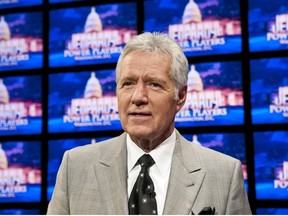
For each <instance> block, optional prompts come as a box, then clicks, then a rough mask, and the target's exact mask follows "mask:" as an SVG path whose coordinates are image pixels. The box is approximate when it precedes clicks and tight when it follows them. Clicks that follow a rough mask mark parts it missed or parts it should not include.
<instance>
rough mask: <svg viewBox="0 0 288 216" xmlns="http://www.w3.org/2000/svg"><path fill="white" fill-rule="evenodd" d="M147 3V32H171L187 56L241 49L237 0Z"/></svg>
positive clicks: (167, 0) (168, 0) (160, 0)
mask: <svg viewBox="0 0 288 216" xmlns="http://www.w3.org/2000/svg"><path fill="white" fill-rule="evenodd" d="M144 3H145V10H144V13H145V15H144V16H145V20H144V29H145V31H160V32H164V33H166V34H168V35H169V36H170V37H171V38H173V39H175V40H176V41H177V42H178V43H179V45H180V46H181V47H182V49H183V51H184V52H185V55H186V56H202V55H214V54H228V53H237V52H241V46H242V42H241V21H240V9H239V8H240V6H239V1H238V0H236V1H230V0H195V1H189V0H159V1H158V0H154V1H144ZM159 11H161V13H159Z"/></svg>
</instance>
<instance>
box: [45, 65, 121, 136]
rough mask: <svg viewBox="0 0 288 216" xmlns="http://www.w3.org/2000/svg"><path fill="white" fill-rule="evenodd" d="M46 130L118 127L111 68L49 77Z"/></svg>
mask: <svg viewBox="0 0 288 216" xmlns="http://www.w3.org/2000/svg"><path fill="white" fill-rule="evenodd" d="M49 84H50V85H49V108H48V112H49V119H48V126H49V132H78V131H97V130H99V131H102V130H112V129H121V124H120V120H119V116H118V107H117V106H118V103H117V98H116V81H115V70H101V71H92V72H91V71H89V72H77V73H75V72H74V73H73V72H70V73H59V74H51V75H50V76H49Z"/></svg>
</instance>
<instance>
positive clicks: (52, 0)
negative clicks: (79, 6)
mask: <svg viewBox="0 0 288 216" xmlns="http://www.w3.org/2000/svg"><path fill="white" fill-rule="evenodd" d="M75 1H82V0H49V3H51V4H54V3H60V2H75Z"/></svg>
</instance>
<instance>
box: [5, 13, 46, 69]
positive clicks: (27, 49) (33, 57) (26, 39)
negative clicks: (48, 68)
mask: <svg viewBox="0 0 288 216" xmlns="http://www.w3.org/2000/svg"><path fill="white" fill-rule="evenodd" d="M42 19H43V16H42V12H38V11H35V12H23V13H11V14H5V15H1V18H0V26H1V34H0V74H1V72H2V71H8V70H22V69H33V68H41V67H42V66H43V20H42Z"/></svg>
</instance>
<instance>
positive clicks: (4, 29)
mask: <svg viewBox="0 0 288 216" xmlns="http://www.w3.org/2000/svg"><path fill="white" fill-rule="evenodd" d="M9 39H11V32H10V28H9V26H8V24H7V22H6V21H5V19H4V16H1V18H0V41H1V40H9Z"/></svg>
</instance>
